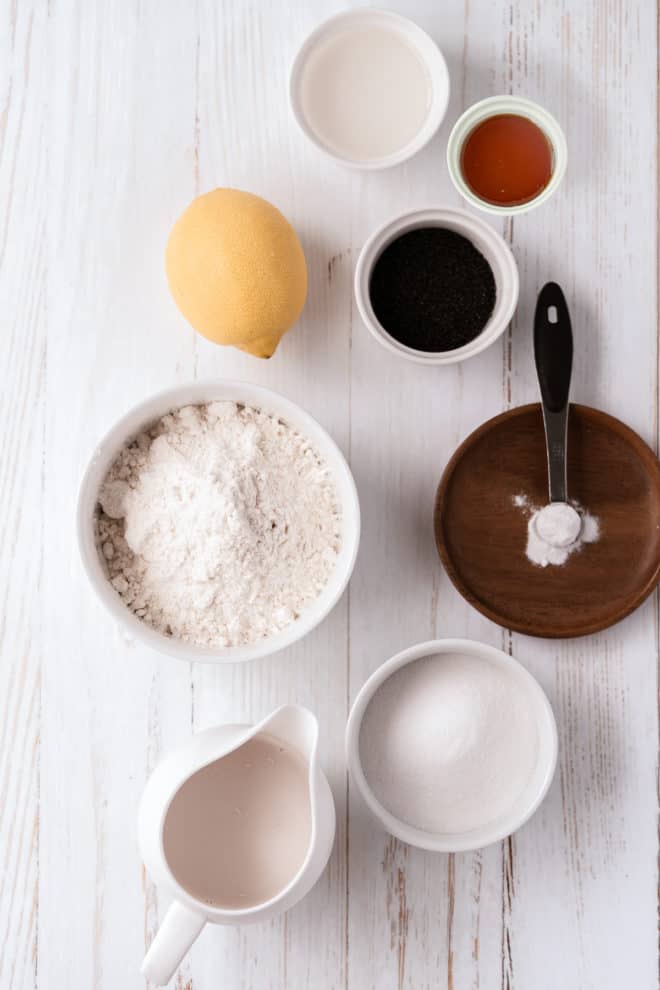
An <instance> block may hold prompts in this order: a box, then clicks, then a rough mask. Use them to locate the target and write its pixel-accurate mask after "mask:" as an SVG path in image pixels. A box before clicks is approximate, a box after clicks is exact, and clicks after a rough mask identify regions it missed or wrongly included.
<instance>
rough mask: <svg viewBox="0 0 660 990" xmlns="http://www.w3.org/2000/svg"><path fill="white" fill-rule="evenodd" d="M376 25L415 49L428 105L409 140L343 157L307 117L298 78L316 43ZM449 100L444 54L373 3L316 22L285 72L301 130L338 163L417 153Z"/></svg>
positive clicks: (381, 162) (392, 161)
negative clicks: (375, 153)
mask: <svg viewBox="0 0 660 990" xmlns="http://www.w3.org/2000/svg"><path fill="white" fill-rule="evenodd" d="M373 25H375V26H380V27H384V28H386V29H387V30H388V31H391V32H393V33H396V34H398V35H399V36H400V37H401V38H403V39H404V40H405V41H406V42H407V43H408V44H409V45H411V46H412V47H413V48H414V50H415V51H416V52H417V54H418V56H419V58H420V60H421V61H422V62H423V64H424V65H425V66H426V70H427V72H428V75H429V80H430V84H431V94H432V95H431V106H430V108H429V112H428V114H427V116H426V120H425V121H424V124H423V125H422V127H421V128H420V130H419V131H418V132H417V134H416V135H415V137H414V138H413V140H412V141H410V142H409V143H408V144H407V145H405V147H403V148H400V149H399V150H398V151H396V152H394V153H393V154H391V155H387V156H385V157H383V158H375V159H370V160H368V161H362V160H356V159H352V158H345V157H342V156H341V155H339V154H337V153H335V152H334V151H333V150H332V149H331V148H329V147H328V146H327V145H326V144H325V143H324V141H323V140H322V139H321V138H320V137H319V135H318V134H317V133H316V132H315V131H314V129H313V127H312V126H311V124H310V123H309V121H308V120H307V118H306V116H305V113H304V111H303V108H302V102H301V82H302V75H303V71H304V68H305V63H306V61H307V59H308V58H309V56H310V54H311V53H312V52H313V50H314V49H315V48H316V46H317V45H319V44H321V43H322V42H324V41H326V40H327V39H328V38H330V37H332V35H333V34H337V33H339V32H340V31H345V30H346V29H347V28H348V29H350V28H361V27H368V26H373ZM448 103H449V72H448V70H447V63H446V62H445V59H444V56H443V54H442V52H441V51H440V49H439V48H438V46H437V45H436V43H435V42H434V41H433V40H432V38H430V37H429V35H428V34H427V33H426V32H425V31H423V30H422V29H421V28H420V27H419V26H418V25H417V24H415V23H414V21H411V20H408V18H407V17H402V16H401V15H400V14H395V13H394V12H393V11H391V10H379V9H377V8H375V7H362V8H359V9H357V10H349V11H346V12H345V13H341V14H337V15H336V16H334V17H331V18H329V19H328V20H327V21H324V22H323V23H322V24H320V25H319V26H318V27H317V28H315V30H314V31H312V33H311V34H310V35H309V36H308V37H307V39H306V40H305V41H304V42H303V45H302V47H301V48H300V50H299V51H298V54H297V55H296V57H295V59H294V61H293V64H292V66H291V72H290V74H289V104H290V106H291V112H292V113H293V117H294V119H295V121H296V123H297V124H298V126H299V127H300V129H301V131H302V132H303V134H304V135H305V136H306V137H307V138H309V140H310V141H311V142H312V143H313V144H315V145H316V147H317V148H320V149H321V151H323V152H325V154H326V155H328V156H329V157H330V158H332V159H333V161H335V162H337V163H338V164H340V165H348V166H349V167H350V168H357V169H368V170H373V169H382V168H390V167H391V166H392V165H400V164H401V162H405V161H406V160H407V159H408V158H412V156H413V155H415V154H417V152H418V151H420V150H421V149H422V148H423V147H424V145H426V144H428V142H429V141H430V140H431V138H432V137H433V135H434V134H435V133H436V131H437V130H438V128H439V127H440V124H441V123H442V121H443V119H444V116H445V113H446V111H447V104H448Z"/></svg>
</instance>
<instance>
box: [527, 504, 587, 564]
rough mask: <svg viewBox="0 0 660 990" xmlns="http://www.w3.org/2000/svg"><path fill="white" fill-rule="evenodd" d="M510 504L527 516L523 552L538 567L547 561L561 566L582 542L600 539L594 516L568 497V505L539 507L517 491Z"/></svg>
mask: <svg viewBox="0 0 660 990" xmlns="http://www.w3.org/2000/svg"><path fill="white" fill-rule="evenodd" d="M513 504H514V505H515V506H516V508H518V509H522V510H523V512H525V513H526V514H527V516H528V519H527V546H526V549H525V552H526V554H527V558H528V560H530V561H531V562H532V563H533V564H537V565H538V566H539V567H547V566H548V564H554V565H556V566H561V565H563V564H565V563H566V561H567V560H568V558H569V557H570V556H571V554H573V553H576V551H578V550H580V549H581V548H582V546H583V544H585V543H596V542H597V541H598V540H599V539H600V523H599V521H598V519H597V517H596V516H592V515H591V513H589V512H587V511H586V509H583V508H582V506H581V505H579V503H578V502H575V501H572V502H571V503H570V505H568V504H567V503H563V502H551V503H550V504H549V505H546V506H544V507H542V508H539V507H538V506H535V505H532V503H531V501H530V500H529V498H528V496H527V495H524V494H522V493H521V494H519V495H514V496H513ZM576 513H577V515H578V517H579V522H580V523H581V525H580V528H579V530H578V529H577V528H576V526H575V522H576V520H575V515H576Z"/></svg>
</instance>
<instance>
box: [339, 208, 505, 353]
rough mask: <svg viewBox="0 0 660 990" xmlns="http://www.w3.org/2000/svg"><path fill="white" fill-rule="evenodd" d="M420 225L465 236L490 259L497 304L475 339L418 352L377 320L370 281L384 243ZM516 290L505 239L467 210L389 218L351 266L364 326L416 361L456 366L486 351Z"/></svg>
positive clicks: (386, 344)
mask: <svg viewBox="0 0 660 990" xmlns="http://www.w3.org/2000/svg"><path fill="white" fill-rule="evenodd" d="M420 227H446V228H447V229H448V230H453V231H455V232H456V233H457V234H462V235H463V237H467V238H468V240H470V241H472V243H473V244H474V246H475V247H476V248H477V250H478V251H480V252H481V254H482V255H483V256H484V258H485V259H486V261H487V262H488V263H489V265H490V267H491V269H492V271H493V275H494V277H495V289H496V298H495V308H494V309H493V312H492V313H491V316H490V319H489V320H488V322H487V323H486V326H485V327H484V328H483V330H482V331H481V333H480V334H479V335H478V336H477V337H475V338H474V340H471V341H470V342H469V343H468V344H464V345H463V347H457V348H455V349H454V350H452V351H418V350H415V349H414V348H412V347H407V346H406V345H405V344H401V343H400V342H399V341H398V340H396V338H394V337H392V336H391V335H390V334H389V333H388V332H387V330H386V329H385V327H383V326H382V325H381V324H380V323H379V321H378V319H377V318H376V314H375V313H374V311H373V307H372V305H371V299H370V296H369V283H370V281H371V273H372V271H373V268H374V265H375V264H376V262H377V260H378V258H379V257H380V255H381V254H382V253H383V251H384V250H385V248H386V247H387V245H388V244H390V243H391V242H392V241H394V240H396V238H397V237H400V236H401V234H404V233H406V232H407V231H409V230H417V229H418V228H420ZM518 290H519V281H518V268H517V266H516V262H515V259H514V257H513V254H512V253H511V249H510V248H509V246H508V244H507V243H506V242H505V241H504V239H503V238H502V237H500V235H499V234H498V233H497V232H496V231H494V230H493V228H492V227H491V226H489V224H487V223H486V222H485V221H484V220H481V219H480V218H479V217H475V216H474V215H473V214H472V213H468V212H467V211H466V210H454V209H449V208H448V207H438V208H436V209H428V210H415V211H413V212H412V213H404V214H403V215H402V216H399V217H395V218H394V219H393V220H390V221H388V223H386V224H384V225H383V226H382V227H380V228H379V230H377V231H376V232H375V233H374V234H372V235H371V237H370V238H369V240H368V241H367V243H366V244H365V245H364V247H363V248H362V251H361V252H360V257H359V258H358V262H357V266H356V268H355V299H356V302H357V306H358V309H359V311H360V316H361V317H362V319H363V321H364V323H365V324H366V326H367V329H368V330H370V331H371V333H372V334H373V336H374V337H375V338H376V340H377V341H378V342H379V343H380V344H382V345H383V347H386V348H387V350H388V351H392V353H393V354H398V355H399V356H400V357H405V358H408V359H409V360H410V361H417V362H418V363H419V364H455V363H456V362H457V361H464V360H465V358H469V357H472V356H473V355H475V354H479V352H480V351H483V350H485V349H486V347H489V346H490V345H491V344H492V343H493V342H494V341H495V340H497V338H498V337H500V336H501V335H502V334H503V333H504V331H505V330H506V328H507V326H508V325H509V322H510V320H511V317H512V316H513V314H514V311H515V308H516V306H517V305H518Z"/></svg>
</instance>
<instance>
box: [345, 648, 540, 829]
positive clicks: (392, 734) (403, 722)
mask: <svg viewBox="0 0 660 990" xmlns="http://www.w3.org/2000/svg"><path fill="white" fill-rule="evenodd" d="M537 752H538V732H537V727H536V723H535V720H534V717H533V715H532V706H531V705H530V702H529V698H528V697H527V693H526V691H525V689H524V687H523V686H522V685H521V684H520V681H519V680H518V678H516V677H514V676H513V675H512V674H510V673H508V672H507V671H504V670H502V669H501V668H499V667H497V666H495V665H494V664H492V663H489V662H488V661H486V660H482V659H480V658H478V657H472V656H465V655H460V654H446V655H439V656H431V657H424V658H423V659H421V660H415V661H413V662H411V663H409V664H407V665H406V666H405V667H402V668H401V669H400V670H398V671H397V672H396V673H395V674H393V675H392V676H391V677H389V678H388V679H387V680H386V681H385V682H384V684H383V685H382V686H381V687H380V688H379V689H378V691H377V692H376V694H375V695H374V696H373V698H372V699H371V701H370V703H369V706H368V708H367V710H366V712H365V715H364V719H363V722H362V727H361V730H360V757H361V761H362V766H363V769H364V773H365V776H366V778H367V781H368V783H369V785H370V786H371V789H372V790H373V792H374V794H375V795H376V797H377V798H378V800H379V801H380V803H381V804H382V805H383V806H384V807H385V808H387V809H388V811H390V812H391V813H392V814H393V815H395V816H396V817H397V818H399V819H400V820H401V821H404V822H407V823H408V824H409V825H413V826H415V827H417V828H421V829H424V830H425V831H427V832H432V833H435V834H444V833H448V832H464V831H468V830H470V829H473V828H478V827H480V826H482V825H486V824H488V823H489V822H492V821H494V820H495V819H496V818H499V817H500V816H502V815H504V814H505V813H506V812H508V811H510V810H511V808H512V807H513V805H514V804H515V802H516V800H517V798H518V797H519V796H520V795H521V794H522V792H523V790H524V789H525V787H526V786H527V784H528V783H529V781H530V779H531V776H532V773H533V770H534V767H535V765H536V759H537Z"/></svg>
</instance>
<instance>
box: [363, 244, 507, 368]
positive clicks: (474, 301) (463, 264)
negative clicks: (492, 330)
mask: <svg viewBox="0 0 660 990" xmlns="http://www.w3.org/2000/svg"><path fill="white" fill-rule="evenodd" d="M369 296H370V299H371V305H372V308H373V311H374V314H375V316H376V319H377V320H378V322H379V323H380V325H381V326H382V327H383V329H384V330H386V331H387V333H389V334H390V336H392V337H394V338H395V339H396V340H398V341H399V342H400V343H402V344H405V345H406V346H407V347H412V348H414V349H415V350H417V351H427V352H431V351H452V350H455V348H457V347H463V345H464V344H468V343H469V342H470V341H471V340H474V338H475V337H478V336H479V334H480V333H481V331H482V330H483V328H484V327H485V325H486V323H487V322H488V319H489V317H490V315H491V313H492V312H493V308H494V306H495V296H496V289H495V278H494V276H493V272H492V269H491V267H490V265H489V264H488V262H487V261H486V259H485V258H484V256H483V255H482V254H481V253H480V252H479V251H478V250H477V249H476V247H475V246H474V244H472V242H471V241H469V240H468V239H467V237H463V236H462V235H461V234H457V233H456V232H455V231H453V230H447V229H446V228H445V227H420V228H419V229H417V230H409V231H407V232H406V233H405V234H402V235H401V236H400V237H397V238H396V240H394V241H392V243H391V244H388V245H387V247H386V248H385V250H384V251H383V253H382V254H381V255H380V257H379V258H378V260H377V261H376V264H375V265H374V268H373V271H372V273H371V281H370V283H369Z"/></svg>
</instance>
